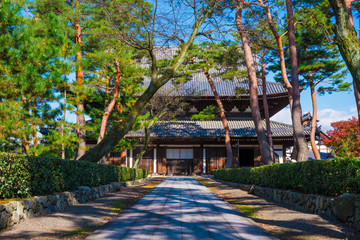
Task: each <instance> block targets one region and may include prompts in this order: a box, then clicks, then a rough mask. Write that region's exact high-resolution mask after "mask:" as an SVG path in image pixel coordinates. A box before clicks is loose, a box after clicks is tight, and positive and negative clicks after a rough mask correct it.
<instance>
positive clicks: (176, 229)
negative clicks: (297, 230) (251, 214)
mask: <svg viewBox="0 0 360 240" xmlns="http://www.w3.org/2000/svg"><path fill="white" fill-rule="evenodd" d="M87 239H89V240H102V239H142V240H143V239H156V240H158V239H171V240H173V239H216V240H223V239H224V240H225V239H254V240H255V239H256V240H262V239H264V240H265V239H274V237H272V236H270V235H269V234H268V233H267V232H265V231H264V230H262V229H260V228H259V227H258V226H257V225H255V223H254V222H253V221H251V220H250V219H248V218H246V217H243V216H241V215H240V214H239V213H238V212H237V211H236V210H235V209H234V208H233V207H232V206H231V205H230V204H228V203H227V202H225V201H223V200H222V199H220V198H219V197H218V196H216V195H215V194H214V193H212V192H211V191H210V190H208V189H207V188H206V187H204V186H202V185H200V184H199V183H198V182H197V181H196V180H195V179H193V178H192V177H168V178H167V179H166V180H165V181H163V182H162V183H161V184H159V185H158V186H156V187H155V188H154V189H153V190H151V191H150V192H149V193H148V194H146V195H145V196H144V197H143V198H142V199H140V200H139V201H138V202H137V203H136V204H135V205H133V206H132V207H131V208H129V209H127V210H125V211H123V212H122V213H121V214H120V215H119V217H118V218H117V219H115V220H114V221H112V222H111V223H109V224H107V225H106V226H105V227H104V228H103V229H102V230H98V231H96V232H95V233H94V234H93V235H91V236H89V237H88V238H87Z"/></svg>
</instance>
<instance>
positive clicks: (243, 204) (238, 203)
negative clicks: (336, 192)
mask: <svg viewBox="0 0 360 240" xmlns="http://www.w3.org/2000/svg"><path fill="white" fill-rule="evenodd" d="M197 180H198V181H200V183H202V184H204V185H206V186H207V187H208V188H209V189H210V190H212V191H213V192H215V193H216V194H217V195H218V196H220V197H221V198H223V199H224V200H226V201H228V202H229V203H231V204H233V205H234V206H235V207H237V208H238V209H239V210H240V211H242V212H243V213H245V214H246V215H248V216H249V217H251V218H252V219H253V220H254V221H255V222H257V223H258V224H259V225H260V226H261V227H263V228H264V229H266V230H267V231H269V232H270V233H272V234H273V235H275V236H276V237H278V238H280V239H311V240H319V239H360V235H359V233H356V232H355V231H354V230H353V229H351V228H349V227H347V226H345V225H343V224H341V223H340V222H339V221H337V220H336V219H330V218H324V217H321V216H319V215H316V214H310V213H304V212H299V211H296V210H292V209H290V208H288V207H285V206H282V205H280V204H276V203H274V202H271V201H267V200H265V199H263V198H260V197H257V196H255V195H251V194H248V193H247V192H246V191H242V190H240V189H238V188H234V187H231V186H228V185H226V184H224V183H220V182H217V181H215V180H213V179H210V178H197Z"/></svg>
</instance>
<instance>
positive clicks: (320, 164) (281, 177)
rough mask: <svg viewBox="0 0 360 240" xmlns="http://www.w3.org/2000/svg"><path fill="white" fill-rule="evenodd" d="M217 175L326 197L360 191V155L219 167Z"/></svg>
mask: <svg viewBox="0 0 360 240" xmlns="http://www.w3.org/2000/svg"><path fill="white" fill-rule="evenodd" d="M214 178H216V179H219V180H224V181H229V182H236V183H245V184H254V185H258V186H263V187H269V188H277V189H283V190H292V191H297V192H302V193H313V194H321V195H326V196H338V195H340V194H343V193H356V194H360V158H346V159H343V158H334V159H331V160H326V161H307V162H300V163H285V164H271V165H266V166H262V167H254V168H231V169H217V170H215V171H214Z"/></svg>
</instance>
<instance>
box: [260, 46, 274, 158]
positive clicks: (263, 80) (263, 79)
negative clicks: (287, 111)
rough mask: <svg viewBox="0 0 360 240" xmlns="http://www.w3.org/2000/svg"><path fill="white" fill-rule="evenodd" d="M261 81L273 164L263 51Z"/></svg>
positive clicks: (272, 156)
mask: <svg viewBox="0 0 360 240" xmlns="http://www.w3.org/2000/svg"><path fill="white" fill-rule="evenodd" d="M261 61H262V62H261V80H262V90H263V105H264V114H265V123H266V135H267V138H268V142H269V148H270V154H271V161H273V162H275V158H274V144H273V139H272V134H271V126H270V114H269V104H268V101H267V90H266V76H265V55H264V51H261Z"/></svg>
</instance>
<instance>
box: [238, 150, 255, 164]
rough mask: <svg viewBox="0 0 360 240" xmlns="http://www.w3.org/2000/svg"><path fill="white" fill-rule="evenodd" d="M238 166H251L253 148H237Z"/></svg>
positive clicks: (252, 162)
mask: <svg viewBox="0 0 360 240" xmlns="http://www.w3.org/2000/svg"><path fill="white" fill-rule="evenodd" d="M239 166H240V167H253V166H254V149H242V148H240V149H239Z"/></svg>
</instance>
